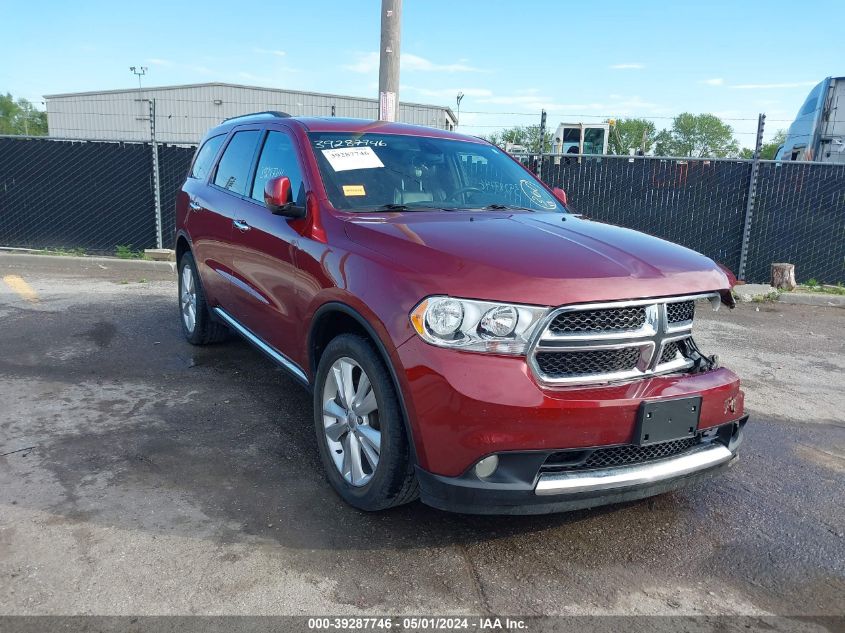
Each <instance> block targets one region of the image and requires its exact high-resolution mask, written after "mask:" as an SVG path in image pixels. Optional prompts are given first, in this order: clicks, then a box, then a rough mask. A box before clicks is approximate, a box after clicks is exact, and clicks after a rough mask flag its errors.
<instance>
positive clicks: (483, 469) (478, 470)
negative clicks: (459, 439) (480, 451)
mask: <svg viewBox="0 0 845 633" xmlns="http://www.w3.org/2000/svg"><path fill="white" fill-rule="evenodd" d="M498 467H499V456H498V455H490V457H485V458H484V459H482V460H481V461H480V462H478V463H477V464H476V465H475V474H476V475H477V476H478V477H479V478H480V479H487V477H489V476H490V475H492V474H493V473H494V472H496V469H497V468H498Z"/></svg>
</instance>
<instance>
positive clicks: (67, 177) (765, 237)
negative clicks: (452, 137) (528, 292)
mask: <svg viewBox="0 0 845 633" xmlns="http://www.w3.org/2000/svg"><path fill="white" fill-rule="evenodd" d="M194 150H195V148H194V147H193V146H177V145H162V144H159V145H158V169H159V174H158V175H159V178H158V186H159V195H160V199H161V227H162V232H161V238H162V240H161V241H162V245H163V246H164V247H165V248H172V247H173V242H174V229H175V216H174V208H175V201H176V194H177V192H178V190H179V187H180V186H181V184H182V182H183V180H184V178H185V175H186V173H187V171H188V165H189V164H190V161H191V157H192V156H193V153H194ZM521 159H522V160H523V162H524V164H526V165H529V166H531V167H532V168H535V169H537V170H538V171H539V173H540V175H541V177H542V178H543V180H544V181H545V182H546V183H548V184H549V185H550V186H553V187H561V188H563V189H564V190H565V191H566V193H567V196H568V199H569V202H570V205H571V206H572V207H573V209H574V210H576V211H577V212H580V213H583V214H584V215H586V216H588V217H591V218H593V219H596V220H600V221H605V222H610V223H613V224H619V225H621V226H627V227H630V228H633V229H636V230H639V231H644V232H646V233H651V234H653V235H657V236H659V237H662V238H665V239H668V240H670V241H673V242H677V243H679V244H683V245H684V246H687V247H689V248H692V249H694V250H697V251H700V252H702V253H704V254H705V255H707V256H709V257H711V258H713V259H714V260H716V261H718V262H720V263H722V264H724V265H726V266H727V267H729V268H730V269H731V270H734V271H737V272H744V277H745V279H746V280H747V281H759V282H764V281H768V280H769V268H770V265H771V263H772V262H776V261H784V262H790V263H794V264H795V265H796V273H797V275H798V278H799V280H802V281H806V280H808V279H810V278H814V279H816V280H818V281H821V282H828V283H836V282H841V281H845V165H828V164H819V163H776V162H771V161H759V162H758V165H757V166H758V169H757V179H756V187H755V188H752V187H751V178H752V174H753V172H754V170H753V169H752V166H753V161H750V160H737V159H678V158H660V157H641V156H632V157H628V156H598V157H597V156H579V155H574V154H565V155H557V156H555V155H552V156H549V155H546V156H543V157H537V156H529V157H521ZM475 167H476V168H478V169H482V167H483V166H478V165H476V166H475ZM153 170H154V162H153V159H152V147H151V144H150V143H143V142H121V141H114V142H109V141H72V140H57V139H48V138H43V137H42V138H26V137H0V246H12V247H24V248H57V249H68V250H75V249H82V250H84V251H85V252H86V253H108V254H112V253H114V252H115V251H116V250H117V247H118V246H121V247H129V248H130V249H132V250H143V249H144V248H153V247H155V246H156V243H157V238H158V235H157V230H156V213H157V211H156V207H155V179H154V178H153ZM482 171H483V170H482ZM482 176H483V174H479V177H482ZM752 189H753V191H754V195H753V196H752V197H751V199H750V200H749V195H750V192H751V191H752ZM749 212H750V213H749ZM746 233H747V239H743V236H744V235H746ZM743 250H744V251H745V258H744V259H745V261H744V264H745V266H744V268H745V270H744V271H740V267H741V263H742V262H743Z"/></svg>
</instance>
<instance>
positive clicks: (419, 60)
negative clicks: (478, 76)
mask: <svg viewBox="0 0 845 633" xmlns="http://www.w3.org/2000/svg"><path fill="white" fill-rule="evenodd" d="M402 68H403V69H404V70H420V71H423V72H446V73H481V72H486V71H484V70H482V69H481V68H476V67H474V66H469V65H467V64H466V63H463V62H458V63H457V64H435V63H434V62H432V61H429V60H428V59H426V58H425V57H420V56H419V55H412V54H411V53H403V54H402Z"/></svg>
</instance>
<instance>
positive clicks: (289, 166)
mask: <svg viewBox="0 0 845 633" xmlns="http://www.w3.org/2000/svg"><path fill="white" fill-rule="evenodd" d="M280 176H287V177H288V178H290V191H291V196H292V197H293V202H294V203H295V204H296V205H297V206H305V186H304V184H303V182H302V169H301V168H300V166H299V159H298V157H297V155H296V147H295V146H294V144H293V140H292V139H291V138H290V136H288V135H287V134H285V133H284V132H276V131H271V132H268V133H267V140H265V141H264V148H263V149H262V150H261V156H260V157H259V159H258V167H257V168H256V169H255V182H254V183H253V185H252V197H253V198H255V199H256V200H258V201H259V202H264V185H266V184H267V181H268V180H270V179H271V178H279V177H280Z"/></svg>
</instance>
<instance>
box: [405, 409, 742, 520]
mask: <svg viewBox="0 0 845 633" xmlns="http://www.w3.org/2000/svg"><path fill="white" fill-rule="evenodd" d="M747 419H748V416H747V415H746V416H743V417H741V418H739V419H738V420H736V421H734V422H730V423H728V424H724V425H721V426H719V427H718V428H715V429H712V430H711V431H710V432H709V434H708V438H707V440H706V441H702V442H701V443H699V444H696V445H695V446H693V447H691V448H689V449H688V450H685V451H683V452H680V453H678V454H676V455H673V456H671V457H667V458H664V459H657V460H652V461H647V462H642V463H634V464H625V465H620V466H612V467H608V468H594V469H586V470H563V471H558V472H554V471H551V472H544V470H543V468H544V466H543V465H544V464H545V463H546V462H547V460H548V459H549V457H550V456H551V455H553V454H555V453H553V452H550V451H531V452H515V453H502V454H499V457H500V467H499V469H497V472H496V475H495V478H491V479H490V480H482V479H480V478H478V477H477V476H475V474H474V471H473V470H472V469H470V470H468V471H467V472H465V473H464V474H463V475H461V476H459V477H443V476H440V475H435V474H432V473H430V472H427V471H425V470H423V469H421V468H418V469H417V477H418V480H419V482H420V495H421V499H422V501H423V502H424V503H426V504H428V505H430V506H433V507H435V508H440V509H441V510H448V511H452V512H463V513H468V514H542V513H549V512H563V511H570V510H578V509H582V508H591V507H596V506H601V505H607V504H612V503H622V502H625V501H633V500H636V499H643V498H645V497H650V496H653V495H657V494H661V493H664V492H668V491H670V490H675V489H677V488H680V487H683V486H686V485H689V484H691V483H693V482H695V481H699V480H701V479H704V478H708V477H710V476H712V475H714V474H716V473H718V472H721V471H722V470H724V469H726V468H728V467H729V466H731V465H732V464H733V463H734V461H735V458H736V454H737V449H738V447H739V445H740V443H741V442H742V434H743V427H744V426H745V423H746V421H747ZM605 448H607V447H596V450H599V449H605Z"/></svg>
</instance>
